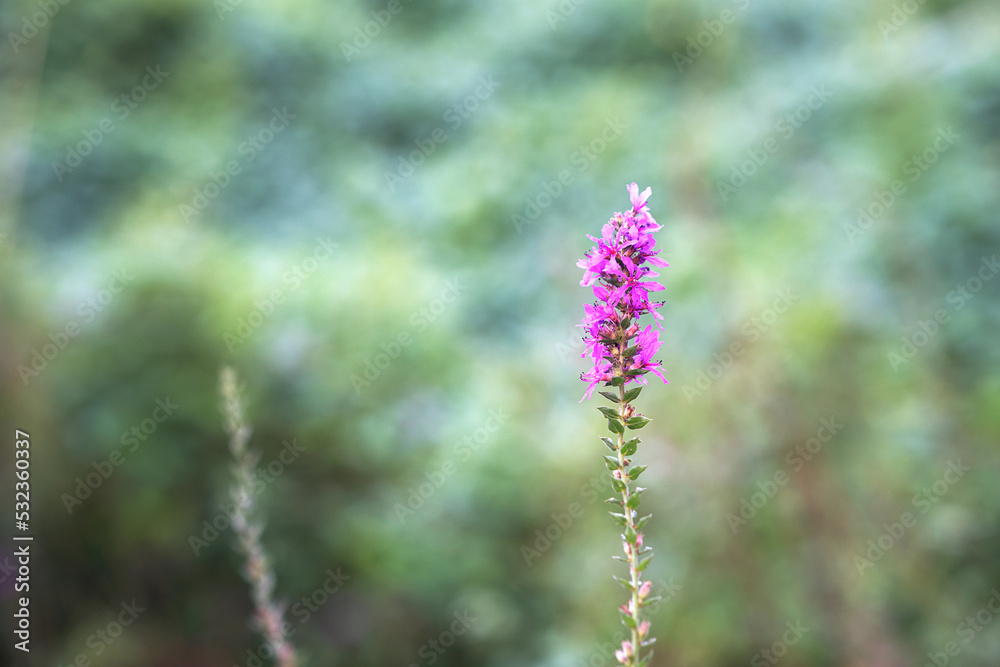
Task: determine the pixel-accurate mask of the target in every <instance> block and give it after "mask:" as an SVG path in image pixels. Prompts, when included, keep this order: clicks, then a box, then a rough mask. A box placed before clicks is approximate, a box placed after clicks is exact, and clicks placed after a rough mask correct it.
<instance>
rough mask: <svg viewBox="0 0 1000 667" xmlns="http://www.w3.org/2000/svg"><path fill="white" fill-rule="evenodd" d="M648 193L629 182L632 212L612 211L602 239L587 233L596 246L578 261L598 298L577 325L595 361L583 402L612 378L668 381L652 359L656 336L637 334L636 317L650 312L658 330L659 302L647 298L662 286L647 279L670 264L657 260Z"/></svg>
mask: <svg viewBox="0 0 1000 667" xmlns="http://www.w3.org/2000/svg"><path fill="white" fill-rule="evenodd" d="M651 192H652V188H646V189H645V190H643V191H642V192H641V193H640V192H639V186H638V185H636V184H635V183H630V184H629V185H628V194H629V199H630V201H631V203H632V208H631V209H629V210H628V211H626V212H625V213H615V214H614V215H613V216H612V217H611V220H609V221H608V223H607V224H606V225H604V227H603V228H602V229H601V236H600V238H595V237H593V236H589V235H588V238H590V240H591V241H593V242H594V243H596V244H597V245H595V246H594V247H592V248H591V249H590V252H589V253H587V255H586V256H585V257H584V258H583V259H581V260H580V261H578V262H577V263H576V265H577V266H578V267H580V268H581V269H583V279H582V280H581V281H580V285H581V286H582V287H592V288H593V292H594V297H595V298H596V299H597V301H596V303H595V304H594V305H593V306H590V305H588V306H586V316H585V317H584V318H583V323H582V324H581V325H580V326H581V327H583V329H584V331H585V332H586V336H584V339H583V340H584V343H585V344H586V350H585V351H584V353H583V355H582V356H585V357H586V356H588V354H589V355H590V357H591V358H592V359H593V362H594V366H593V367H592V368H591V369H590V370H589V371H587V372H586V373H583V374H582V375H581V376H580V377H581V379H582V380H583V381H585V382H587V383H588V385H587V391H586V393H584V395H583V398H581V399H580V400H581V401H584V400H586V399H588V398H590V397H591V396H593V393H594V389H595V388H596V387H597V385H599V384H601V383H602V382H603V383H610V382H612V381H613V380H614V378H616V377H623V378H624V384H626V385H627V384H629V383H642V384H645V383H646V380H645V379H644V378H643V377H642V375H643V374H645V373H648V372H651V373H653V375H655V376H657V377H658V378H660V379H661V380H663V381H664V382H667V380H666V378H664V377H663V372H664V371H663V369H662V368H661V367H660V364H659V363H658V362H655V361H653V360H652V357H653V355H654V354H656V351H657V350H658V349H659V347H660V337H659V332H658V331H653V330H652V327H648V326H647V327H646V328H645V329H644V330H642V331H641V332H640V331H639V325H638V319H639V317H640V316H642V315H645V314H647V313H649V314H651V315H652V316H653V320H654V322H655V323H656V326H657V327H660V328H662V327H661V326H660V320H662V319H663V316H662V315H660V314H659V313H658V312H656V310H657V309H658V308H659V307H660V306H662V305H663V302H662V301H653V300H651V299H650V293H652V292H658V291H660V290H662V289H663V285H660V284H659V283H657V282H655V281H652V280H648V279H649V278H656V277H658V276H659V274H658V273H656V272H655V271H653V269H652V268H651V267H666V266H669V264H668V263H667V262H666V261H664V260H663V259H661V258H659V257H657V254H658V253H659V250H657V249H656V240H655V239H654V238H653V232H657V231H659V230H660V229H661V227H660V225H659V224H657V222H656V220H654V219H653V216H651V215H650V214H649V211H648V210H647V205H646V202H647V201H648V199H649V195H650V193H651ZM633 339H634V342H633ZM633 346H634V347H635V348H636V349H634V350H632V349H630V348H632V347H633Z"/></svg>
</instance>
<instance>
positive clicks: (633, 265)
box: [577, 183, 668, 667]
mask: <svg viewBox="0 0 1000 667" xmlns="http://www.w3.org/2000/svg"><path fill="white" fill-rule="evenodd" d="M628 192H629V198H630V200H631V203H632V207H631V209H629V210H628V211H626V212H625V213H615V214H614V216H612V218H611V220H609V221H608V223H607V224H605V225H604V228H603V229H602V230H601V238H595V237H593V236H590V235H588V238H590V240H592V241H593V242H594V243H596V244H597V245H595V246H594V247H593V248H591V250H590V252H589V253H587V255H586V256H585V257H584V258H583V259H581V260H580V261H579V262H577V266H579V267H580V268H581V269H583V270H584V274H583V280H581V281H580V285H581V286H583V287H592V288H593V292H594V296H595V297H596V298H597V301H596V303H594V304H593V305H589V304H588V305H585V306H584V309H585V312H586V316H585V317H584V318H583V323H582V324H580V325H579V326H581V327H583V329H584V331H585V332H586V335H585V336H584V343H585V345H586V349H585V350H584V353H583V356H584V357H586V356H587V355H588V353H589V355H590V357H591V359H592V361H593V367H592V368H591V369H590V370H589V371H587V372H585V373H583V374H582V375H581V376H580V377H581V379H582V380H584V381H585V382H587V383H588V384H587V390H586V392H585V393H584V395H583V398H581V399H580V401H581V402H582V401H584V400H586V399H589V398H591V397H592V396H593V394H594V390H595V389H596V388H597V386H598V385H600V384H603V385H604V386H605V387H609V388H617V393H616V392H614V391H600V394H601V396H603V397H605V398H607V399H608V400H609V401H611V402H612V403H613V404H614V406H615V407H607V406H601V407H599V408H598V410H600V411H601V413H602V414H603V415H604V416H605V417H607V419H608V430H609V431H611V433H612V434H613V435H614V436H615V439H611V438H607V437H602V438H601V440H602V441H603V442H604V444H605V445H607V447H608V449H610V450H611V451H612V453H613V455H612V456H605V457H604V459H605V462H606V464H607V467H608V470H610V471H611V485H612V487H613V488H614V490H615V491H616V492H618V493H620V494H621V496H620V497H612V498H609V499H608V500H607V502H609V503H611V504H614V505H617V506H618V507H620V508H621V511H620V512H618V511H613V512H611V516H612V518H614V520H615V521H616V522H617V523H618V524H619V525H621V526H622V527H624V529H625V531H624V533H622V535H621V538H622V548H623V549H624V551H625V557H624V558H622V557H621V556H616V557H615V558H617V559H618V560H622V561H624V562H625V563H627V564H628V568H629V578H628V579H623V578H620V577H615V579H616V580H617V581H618V582H619V583H621V585H622V586H623V587H624V588H625V590H626V591H628V593H629V598H628V601H627V602H626V603H625V604H624V605H622V606H621V608H620V613H621V617H622V622H623V623H624V624H625V626H626V627H627V628H628V629H629V630H630V632H631V639H630V640H625V641H623V642H622V646H621V648H620V649H619V650H617V651H615V657H616V658H617V659H618V662H619V663H620V664H622V665H626V666H627V667H643V666H644V665H646V664H648V663H649V661H650V660H651V659H652V657H653V652H652V651H649V653H647V654H646V655H645V656H643V655H642V649H643V648H646V647H648V646H650V645H651V644H653V642H655V641H656V640H655V639H654V638H652V637H650V636H649V621H646V620H643V619H642V615H641V611H642V609H643V607H645V606H646V605H648V604H650V603H652V602H655V601H656V600H657V599H658V598H655V597H653V598H651V597H650V596H649V593H650V588H651V586H652V585H651V583H650V582H649V581H642V579H640V576H641V573H642V571H643V570H645V569H646V566H647V565H649V561H650V560H651V559H652V557H653V555H652V548H651V547H648V546H646V547H644V546H643V544H642V532H641V531H642V529H643V526H645V525H646V522H647V521H648V520H649V518H650V516H651V515H646V516H644V517H642V518H638V512H637V511H636V510H637V508H638V507H639V496H640V495H641V494H642V492H643V491H645V489H644V488H642V487H636V488H635V489H632V486H631V483H632V482H634V481H635V480H637V479H638V478H639V475H641V474H642V472H643V471H644V470H645V469H646V466H644V465H635V466H633V465H632V460H631V457H632V456H633V455H634V454H635V453H636V450H637V448H638V445H639V442H640V440H639V438H631V439H630V440H628V441H626V440H625V431H626V429H627V430H637V429H640V428H642V427H643V426H645V425H646V424H648V423H649V421H650V420H649V419H647V418H646V417H643V416H642V415H641V414H639V413H638V412H637V411H636V410H635V408H634V407H633V406H632V401H634V400H635V399H636V398H637V397H638V396H639V392H641V391H642V386H633V387H632V388H628V386H629V385H630V384H634V385H645V384H646V379H645V378H644V377H643V376H644V375H646V374H647V373H652V374H653V375H655V376H657V377H658V378H660V379H661V380H663V381H664V382H667V380H666V378H664V377H663V374H662V372H661V371H662V369H661V367H660V364H659V362H657V361H653V357H654V355H656V353H657V351H658V350H659V349H660V332H659V331H657V330H656V329H654V328H653V327H652V325H647V326H646V327H645V328H644V329H640V327H639V318H640V316H642V315H645V314H647V313H648V314H651V315H652V316H653V318H654V322H655V323H656V325H657V327H659V328H662V327H661V325H660V322H659V321H660V320H662V319H663V316H662V315H660V314H659V313H657V312H656V309H657V308H659V307H660V306H662V305H663V302H654V301H651V300H650V296H649V295H650V293H651V292H657V291H660V290H662V289H663V286H662V285H660V284H659V283H656V282H654V281H650V280H648V279H649V278H656V277H658V276H659V274H657V273H656V272H654V270H653V269H652V268H651V267H663V266H668V264H667V262H665V261H664V260H662V259H660V258H659V257H657V254H658V253H659V251H658V250H656V241H655V239H654V238H653V233H654V232H656V231H659V230H660V229H661V226H660V225H658V224H657V223H656V220H654V219H653V216H652V215H650V214H649V211H648V210H647V206H646V200H647V199H649V195H650V192H651V188H646V189H645V190H644V191H643V192H642V193H640V192H639V187H638V186H637V185H636V184H635V183H631V184H629V186H628Z"/></svg>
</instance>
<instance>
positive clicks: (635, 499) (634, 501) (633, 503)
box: [625, 495, 639, 510]
mask: <svg viewBox="0 0 1000 667" xmlns="http://www.w3.org/2000/svg"><path fill="white" fill-rule="evenodd" d="M638 506H639V496H636V495H631V496H629V498H628V502H627V503H625V507H627V508H629V509H630V510H634V509H635V508H636V507H638Z"/></svg>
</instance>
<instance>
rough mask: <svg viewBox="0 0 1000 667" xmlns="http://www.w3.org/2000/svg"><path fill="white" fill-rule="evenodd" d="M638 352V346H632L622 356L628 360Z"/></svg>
mask: <svg viewBox="0 0 1000 667" xmlns="http://www.w3.org/2000/svg"><path fill="white" fill-rule="evenodd" d="M638 351H639V346H638V345H633V346H632V347H630V348H628V349H627V350H625V352H624V353H623V354H622V356H623V357H625V358H626V359H627V358H629V357H634V356H635V353H636V352H638Z"/></svg>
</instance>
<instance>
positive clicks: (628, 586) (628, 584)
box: [612, 577, 635, 592]
mask: <svg viewBox="0 0 1000 667" xmlns="http://www.w3.org/2000/svg"><path fill="white" fill-rule="evenodd" d="M612 579H614V580H615V581H617V582H618V583H619V584H621V585H622V586H623V587H624V588H625V590H627V591H629V592H632V591H634V590H635V589H634V588H632V582H631V581H629V580H628V579H622V578H621V577H612Z"/></svg>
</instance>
